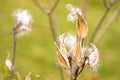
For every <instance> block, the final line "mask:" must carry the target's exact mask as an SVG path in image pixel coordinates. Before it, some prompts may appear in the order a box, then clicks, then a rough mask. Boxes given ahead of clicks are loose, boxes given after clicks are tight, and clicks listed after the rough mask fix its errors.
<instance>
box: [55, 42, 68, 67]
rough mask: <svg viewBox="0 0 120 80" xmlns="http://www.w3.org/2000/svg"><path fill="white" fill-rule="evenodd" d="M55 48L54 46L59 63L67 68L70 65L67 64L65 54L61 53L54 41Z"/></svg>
mask: <svg viewBox="0 0 120 80" xmlns="http://www.w3.org/2000/svg"><path fill="white" fill-rule="evenodd" d="M55 48H56V53H57V59H58V63H59V65H60V66H61V67H62V68H64V69H69V67H70V65H69V61H68V57H67V54H64V53H62V52H61V50H60V49H59V48H58V46H57V44H56V43H55Z"/></svg>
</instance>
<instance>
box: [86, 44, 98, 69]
mask: <svg viewBox="0 0 120 80" xmlns="http://www.w3.org/2000/svg"><path fill="white" fill-rule="evenodd" d="M91 46H92V48H93V50H92V51H91V52H90V54H89V56H88V59H87V60H86V65H87V66H89V67H94V66H96V65H97V64H98V61H99V51H98V49H97V47H96V46H95V45H94V44H91Z"/></svg>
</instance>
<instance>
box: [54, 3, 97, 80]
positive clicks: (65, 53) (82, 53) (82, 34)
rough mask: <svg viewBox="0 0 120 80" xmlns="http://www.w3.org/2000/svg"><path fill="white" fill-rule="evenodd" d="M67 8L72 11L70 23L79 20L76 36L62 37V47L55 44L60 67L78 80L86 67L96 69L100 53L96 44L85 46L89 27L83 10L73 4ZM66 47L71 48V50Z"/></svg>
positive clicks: (73, 79)
mask: <svg viewBox="0 0 120 80" xmlns="http://www.w3.org/2000/svg"><path fill="white" fill-rule="evenodd" d="M66 7H67V9H68V10H69V11H70V13H69V14H68V16H67V19H68V20H69V21H75V20H76V19H77V26H76V36H71V35H70V34H69V35H65V34H63V35H60V36H59V42H60V46H58V44H57V43H56V42H55V47H56V53H57V59H58V63H59V65H60V66H61V67H62V68H63V69H64V70H65V71H66V72H67V74H68V75H70V76H71V79H72V80H77V77H78V75H79V74H80V73H81V72H82V71H83V69H84V67H85V66H88V67H90V68H93V67H96V65H97V63H98V60H99V51H98V49H97V47H96V46H95V45H94V44H90V45H88V46H85V45H84V39H85V38H86V36H87V35H88V26H87V23H86V21H85V19H84V18H83V15H82V13H81V10H80V9H79V8H75V7H73V6H72V5H71V4H67V6H66ZM65 44H66V45H65ZM66 46H69V48H67V47H66Z"/></svg>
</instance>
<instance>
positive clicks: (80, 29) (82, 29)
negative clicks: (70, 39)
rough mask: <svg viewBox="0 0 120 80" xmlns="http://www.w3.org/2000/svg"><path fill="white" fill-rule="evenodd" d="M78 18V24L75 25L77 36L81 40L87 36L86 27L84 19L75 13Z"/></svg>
mask: <svg viewBox="0 0 120 80" xmlns="http://www.w3.org/2000/svg"><path fill="white" fill-rule="evenodd" d="M77 16H78V24H77V30H76V32H77V35H78V36H81V38H85V37H86V36H87V34H88V26H87V23H86V21H85V20H84V18H83V17H82V16H81V15H80V14H79V13H77Z"/></svg>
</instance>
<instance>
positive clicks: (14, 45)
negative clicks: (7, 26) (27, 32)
mask: <svg viewBox="0 0 120 80" xmlns="http://www.w3.org/2000/svg"><path fill="white" fill-rule="evenodd" d="M14 31H15V30H14ZM15 57H16V35H15V34H13V59H12V65H13V66H12V80H14V74H15Z"/></svg>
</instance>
